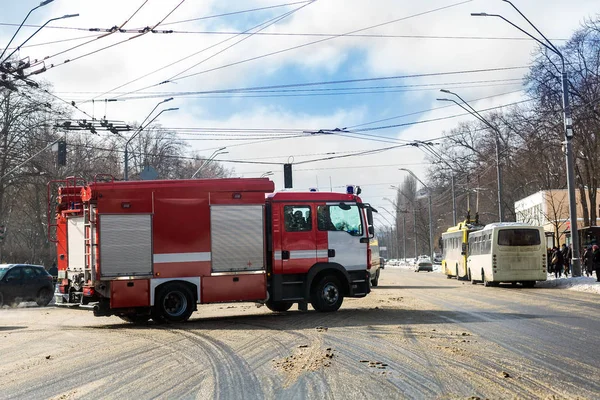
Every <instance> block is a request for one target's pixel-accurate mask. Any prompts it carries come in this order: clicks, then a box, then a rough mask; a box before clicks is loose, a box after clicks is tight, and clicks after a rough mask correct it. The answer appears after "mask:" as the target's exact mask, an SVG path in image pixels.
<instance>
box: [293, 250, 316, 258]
mask: <svg viewBox="0 0 600 400" xmlns="http://www.w3.org/2000/svg"><path fill="white" fill-rule="evenodd" d="M316 256H317V251H316V250H292V251H290V259H294V260H296V259H298V258H315V257H316Z"/></svg>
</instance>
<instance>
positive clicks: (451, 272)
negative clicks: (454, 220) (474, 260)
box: [442, 219, 483, 279]
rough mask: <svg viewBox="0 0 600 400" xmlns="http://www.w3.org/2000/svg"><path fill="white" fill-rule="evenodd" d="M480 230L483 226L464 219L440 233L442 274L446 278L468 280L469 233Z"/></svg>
mask: <svg viewBox="0 0 600 400" xmlns="http://www.w3.org/2000/svg"><path fill="white" fill-rule="evenodd" d="M480 229H483V225H479V224H478V223H477V222H472V221H470V220H469V219H466V220H464V221H463V222H460V223H459V224H458V225H456V226H453V227H450V228H448V230H447V231H446V232H444V233H442V273H444V274H446V276H447V277H448V278H453V277H456V278H457V279H468V270H467V257H468V243H469V233H471V232H476V231H478V230H480Z"/></svg>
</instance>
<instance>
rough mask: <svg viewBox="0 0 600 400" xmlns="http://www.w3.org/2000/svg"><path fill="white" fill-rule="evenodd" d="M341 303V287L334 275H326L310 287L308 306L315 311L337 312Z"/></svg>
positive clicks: (342, 297)
mask: <svg viewBox="0 0 600 400" xmlns="http://www.w3.org/2000/svg"><path fill="white" fill-rule="evenodd" d="M343 301H344V295H343V292H342V285H341V284H340V281H339V279H338V278H336V277H335V276H334V275H326V276H325V277H323V278H322V279H321V280H320V281H319V282H318V283H317V284H316V285H314V286H313V287H312V290H311V294H310V304H312V306H313V308H314V309H315V310H317V311H320V312H331V311H337V310H338V309H339V308H340V307H341V306H342V302H343Z"/></svg>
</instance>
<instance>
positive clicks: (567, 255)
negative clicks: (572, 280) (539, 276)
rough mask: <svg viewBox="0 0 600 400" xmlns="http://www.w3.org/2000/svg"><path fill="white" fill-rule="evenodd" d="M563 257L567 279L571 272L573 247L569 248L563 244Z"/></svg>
mask: <svg viewBox="0 0 600 400" xmlns="http://www.w3.org/2000/svg"><path fill="white" fill-rule="evenodd" d="M560 252H561V253H562V256H563V264H564V266H565V277H567V276H569V273H570V272H571V258H572V255H573V253H572V252H571V246H568V247H567V245H566V244H564V243H563V245H562V249H561V250H560Z"/></svg>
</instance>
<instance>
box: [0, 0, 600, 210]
mask: <svg viewBox="0 0 600 400" xmlns="http://www.w3.org/2000/svg"><path fill="white" fill-rule="evenodd" d="M178 3H179V0H161V1H151V2H148V4H147V5H146V6H145V7H143V8H142V10H141V11H140V13H139V14H137V15H136V16H135V17H134V18H133V19H132V20H131V21H130V22H129V23H128V24H127V25H126V28H133V27H140V28H141V27H145V26H148V25H151V24H152V23H156V22H157V21H159V20H160V19H161V18H162V17H163V16H164V15H166V14H167V13H168V12H169V11H170V10H171V9H172V8H173V7H175V5H177V4H178ZM239 3H240V2H232V1H230V2H223V1H219V2H218V1H216V0H211V1H207V0H204V1H201V2H198V1H191V0H188V1H186V2H185V3H183V5H182V6H181V8H180V9H178V10H177V11H176V12H175V13H173V15H172V16H171V17H170V18H169V19H168V21H176V20H182V19H188V18H195V17H200V16H206V15H212V14H217V13H220V12H226V11H233V10H236V9H249V8H252V7H254V6H257V7H263V6H269V5H274V4H277V2H276V1H274V0H254V1H245V2H243V6H241V4H239ZM140 4H141V2H139V1H138V2H131V1H128V2H123V1H116V0H103V1H100V0H94V1H91V0H90V1H86V2H82V1H77V0H61V1H60V2H58V1H57V2H53V3H51V4H50V5H49V6H46V7H44V8H42V9H40V10H38V11H36V13H35V14H34V15H33V16H32V20H31V22H38V23H39V22H43V21H45V20H47V19H48V18H51V17H55V16H57V15H63V14H70V13H77V12H79V13H80V14H81V15H80V17H77V18H73V19H66V20H61V21H56V22H54V23H53V24H54V25H57V26H58V25H60V26H76V27H84V28H91V27H100V28H108V27H112V26H114V25H120V24H121V23H122V22H123V21H125V19H126V18H127V17H128V16H129V15H131V13H133V11H135V9H136V8H137V7H138V6H139V5H140ZM449 4H452V2H451V1H448V0H445V1H442V0H430V1H427V2H414V1H398V0H377V1H370V2H367V1H364V0H318V1H317V2H315V3H314V4H311V5H309V6H307V7H305V8H303V9H302V10H300V11H298V12H297V13H296V14H293V15H292V16H290V17H288V18H286V19H285V20H283V21H281V22H279V23H278V24H276V25H274V26H272V27H269V28H268V29H267V30H266V32H276V33H290V32H292V33H294V32H295V33H307V32H308V33H344V32H349V31H353V30H356V29H360V28H363V27H367V26H370V25H375V24H378V23H383V22H386V21H389V20H393V19H397V18H402V17H406V16H410V15H413V14H417V13H420V12H423V11H426V10H432V9H435V8H439V7H443V6H446V5H449ZM517 5H518V6H519V7H520V8H521V9H522V11H523V12H524V13H525V14H526V15H529V16H530V17H531V19H532V21H533V22H534V23H536V24H537V26H538V27H539V28H540V30H542V31H543V32H545V33H546V35H547V36H548V37H551V38H567V37H569V36H570V35H571V33H572V31H573V30H574V29H576V28H577V27H578V26H579V24H580V22H581V20H582V19H583V18H584V17H587V16H590V15H593V14H594V13H595V12H597V1H595V0H577V1H564V0H563V1H560V0H550V1H542V0H535V1H533V0H531V1H527V2H524V1H520V2H518V4H517ZM10 7H13V8H17V9H18V8H22V7H23V5H21V4H20V2H12V3H11V4H10ZM11 11H13V14H14V11H15V10H11ZM27 11H28V9H21V10H20V14H22V15H23V16H24V15H25V14H26V13H27ZM284 11H285V9H274V10H271V11H270V12H269V13H268V16H267V14H266V13H263V14H261V15H263V16H264V19H265V20H266V19H267V18H269V17H272V16H275V15H277V14H279V13H283V12H284ZM477 11H487V12H490V13H501V14H503V15H505V16H506V17H508V18H510V19H511V20H513V21H514V22H517V23H518V24H519V25H521V26H524V27H525V26H526V24H525V23H523V22H524V21H522V19H520V18H519V16H518V15H517V14H516V13H515V12H514V11H512V9H511V8H510V6H508V5H507V4H506V3H504V2H500V1H490V0H475V1H472V2H470V3H467V4H464V5H461V6H457V7H453V8H449V9H446V10H443V11H439V12H435V13H430V14H427V15H422V16H419V17H415V18H410V19H406V20H404V21H400V22H396V23H393V24H389V25H386V26H382V27H379V28H376V29H373V30H367V31H364V32H362V33H373V34H386V35H413V36H417V35H428V36H500V37H507V36H508V37H520V36H522V35H521V34H520V33H519V32H518V31H516V30H515V29H514V28H511V27H510V26H508V25H507V24H506V23H503V22H502V21H501V20H499V19H493V18H474V17H471V16H470V15H469V14H470V12H477ZM248 17H249V16H241V17H238V18H232V17H230V18H224V19H215V20H202V21H197V22H194V23H185V24H176V25H167V26H165V27H164V28H165V29H167V28H168V29H176V30H187V31H202V30H214V29H219V30H224V31H235V30H237V29H239V24H240V21H242V19H240V18H248ZM252 20H253V21H254V19H252ZM168 21H167V22H168ZM558 21H559V22H560V23H558ZM6 22H14V21H6ZM244 26H251V24H245V25H244ZM31 32H32V30H31V29H24V30H23V34H22V35H20V36H19V38H18V39H17V42H19V39H20V40H23V39H24V38H26V37H27V35H28V34H30V33H31ZM87 34H89V32H86V31H80V32H78V31H69V30H60V29H44V30H43V31H41V32H40V34H38V35H37V36H36V38H34V39H33V40H32V43H36V42H37V43H39V42H45V41H51V40H59V39H66V38H72V37H76V36H79V35H87ZM129 37H131V36H128V35H127V34H122V33H115V34H114V35H111V36H110V37H107V38H104V39H99V40H97V41H95V42H94V43H92V44H89V45H86V46H83V47H81V48H80V49H76V50H73V51H72V52H69V53H66V54H64V55H60V56H57V57H55V58H53V59H51V60H49V62H54V63H60V62H62V61H64V60H65V59H67V58H69V59H73V58H76V57H77V56H78V55H83V54H85V53H87V52H90V51H92V50H94V49H100V48H102V47H104V46H107V45H110V44H112V43H116V42H118V41H121V40H124V39H127V38H129ZM226 38H227V36H225V35H204V34H165V35H161V34H152V33H149V34H147V35H146V36H144V37H140V38H137V39H134V40H130V41H128V42H127V43H123V44H120V45H118V46H115V47H113V48H111V49H108V50H104V51H101V52H99V53H97V54H94V55H90V56H86V57H85V58H82V59H80V60H75V61H73V62H72V63H68V64H66V65H62V66H59V67H57V68H55V69H50V70H49V71H48V72H46V73H44V74H43V75H40V78H42V77H43V78H44V79H48V80H49V81H50V82H52V84H53V85H54V88H55V90H56V91H57V92H62V93H65V94H64V96H63V97H65V98H67V99H69V100H71V99H84V98H90V97H92V95H90V94H73V93H66V92H74V91H78V92H79V91H85V92H102V91H106V90H108V89H111V88H114V87H116V86H118V85H121V84H123V83H125V82H128V81H129V80H132V79H134V78H137V77H140V76H142V75H144V74H146V73H149V72H151V71H153V70H155V69H157V68H159V67H162V66H164V65H167V64H169V63H171V62H173V61H175V60H177V59H179V58H182V57H184V56H187V55H189V54H192V53H194V52H197V51H199V50H201V49H203V48H206V47H208V46H210V45H213V44H216V43H218V42H219V41H222V40H224V39H226ZM319 39H320V38H319V37H300V36H293V37H290V36H276V37H273V36H254V37H251V38H249V39H248V40H245V41H244V42H242V43H241V44H239V45H238V46H235V47H233V48H232V49H230V50H227V51H225V52H224V53H222V54H219V55H218V56H216V57H214V58H213V59H211V60H209V61H207V62H205V63H203V64H202V66H199V67H197V68H194V69H193V70H192V71H190V72H198V71H203V70H205V69H210V68H215V67H219V66H221V65H225V64H228V63H232V62H237V61H239V60H242V59H246V58H251V57H256V56H260V55H263V54H266V53H269V52H273V51H278V50H281V49H285V48H288V47H292V46H296V45H301V44H304V43H308V42H311V41H315V40H319ZM7 40H8V37H0V43H6V42H7ZM236 40H238V39H234V41H236ZM76 43H81V42H67V43H61V44H56V45H47V46H40V47H29V48H25V49H23V50H22V51H21V56H25V55H29V56H30V57H32V58H43V57H44V56H48V55H51V54H54V53H56V52H58V51H61V50H64V49H65V48H68V47H70V46H72V45H75V44H76ZM231 43H232V42H228V43H227V44H224V45H220V46H217V47H216V48H214V49H211V50H208V51H206V52H203V53H201V54H199V55H196V56H194V57H192V58H190V59H189V60H186V61H184V62H181V63H180V64H178V65H177V66H174V67H169V68H167V69H165V70H164V71H161V72H160V73H157V74H153V75H151V76H149V77H147V78H144V79H142V80H140V81H139V82H136V83H134V84H132V85H129V86H127V87H125V88H123V89H119V90H121V91H123V90H125V91H128V90H133V89H137V88H141V87H145V86H148V85H152V84H156V83H158V82H160V81H162V80H165V79H168V78H170V77H171V76H172V75H173V74H175V73H177V72H179V71H181V70H183V69H185V68H187V67H190V66H192V65H194V64H195V63H197V62H199V61H201V60H202V59H203V58H205V57H208V56H210V55H213V54H215V53H216V52H217V51H220V50H222V49H223V48H224V47H225V46H227V45H229V44H231ZM534 49H535V44H534V43H533V42H530V41H508V40H458V39H414V38H388V39H383V38H361V37H343V38H336V39H333V40H328V41H325V42H323V43H320V44H317V45H314V46H307V47H303V48H301V49H298V50H294V51H289V52H284V53H282V54H279V55H276V56H272V57H267V58H263V59H260V60H257V61H253V62H248V63H245V64H241V65H238V66H234V67H229V68H223V69H220V70H217V71H213V72H210V73H206V74H202V75H198V76H196V77H194V78H189V79H184V80H180V81H178V83H177V84H169V85H163V86H159V87H156V88H153V89H151V90H152V91H165V90H168V91H170V90H176V91H184V90H185V91H196V90H208V89H215V88H231V87H243V86H252V85H254V84H257V83H260V84H265V82H270V79H271V78H272V77H273V76H275V75H276V74H281V73H282V72H285V71H291V70H292V69H290V67H293V68H294V69H293V71H298V72H299V73H301V74H302V77H298V78H295V77H293V76H291V77H290V78H289V79H290V81H291V82H294V81H308V80H311V79H312V80H315V81H320V80H335V79H336V77H338V76H341V75H340V74H341V73H344V76H348V75H351V76H355V77H368V76H385V75H399V74H417V73H432V72H439V71H459V70H472V69H478V68H490V67H503V66H517V65H527V64H528V63H529V61H530V55H531V53H532V52H533V51H534ZM524 72H525V70H517V71H504V72H497V73H485V74H471V75H464V76H461V75H456V76H447V77H439V78H433V77H427V78H421V79H410V80H403V81H397V82H398V83H395V84H405V83H409V84H418V83H440V84H441V83H443V82H450V81H465V80H479V79H482V80H485V79H506V78H515V77H521V76H522V75H523V73H524ZM309 77H312V78H311V79H309ZM449 89H452V88H451V87H449ZM513 89H514V87H513V86H506V87H504V86H497V87H481V88H472V89H457V90H460V93H461V95H463V97H465V98H467V99H474V98H481V97H485V96H490V95H493V94H498V93H504V92H509V91H511V90H513ZM111 96H112V94H111ZM102 97H105V96H102ZM436 97H439V96H438V93H437V92H435V91H422V92H410V93H404V94H402V95H398V102H397V104H395V103H392V104H389V105H386V106H385V107H384V108H383V109H382V108H381V107H379V108H377V109H374V108H373V107H371V106H370V101H371V100H373V97H369V96H364V97H361V99H364V103H363V104H361V105H358V106H356V105H353V106H351V107H350V108H349V109H343V108H341V107H337V106H336V105H335V100H336V97H331V100H332V101H331V104H332V105H331V106H330V107H328V108H327V109H323V110H319V111H318V112H315V111H308V110H309V108H306V109H305V108H304V106H303V105H299V106H297V108H294V109H289V108H287V109H286V108H284V107H282V106H281V105H280V103H278V101H277V98H274V99H273V101H272V102H270V103H268V102H267V101H266V100H265V101H263V102H260V103H258V102H251V101H249V100H248V99H238V100H237V101H236V102H235V103H232V104H235V105H236V107H238V108H236V109H235V111H233V112H230V113H228V112H226V110H221V111H223V112H221V113H219V115H222V117H219V118H217V117H214V116H213V115H212V113H211V111H210V110H211V108H210V107H208V106H207V104H211V103H209V102H211V100H210V99H204V100H201V101H198V100H194V99H186V98H178V99H176V100H175V101H173V102H172V103H169V106H171V104H172V105H173V106H177V107H180V111H179V112H177V113H168V114H164V115H162V116H161V118H160V122H161V123H162V124H163V125H164V126H170V127H230V128H232V127H233V128H240V127H241V128H253V127H255V128H269V127H272V128H288V127H290V128H295V129H298V128H302V129H305V128H306V129H319V128H334V127H342V126H351V125H354V124H360V123H362V122H365V121H369V120H375V119H378V118H380V116H381V115H384V117H385V116H389V115H390V114H398V115H400V114H405V113H410V112H413V111H416V110H417V109H427V108H434V107H439V106H440V105H443V104H440V103H438V102H436V100H435V98H436ZM520 98H521V95H519V94H511V95H507V96H499V97H494V98H491V99H488V100H482V101H480V102H476V103H474V104H473V105H474V106H475V107H477V108H486V107H493V106H497V105H499V104H505V103H509V102H512V101H516V100H519V99H520ZM159 100H160V99H148V100H139V101H128V102H122V103H108V104H107V105H106V110H107V116H108V117H109V118H111V119H121V120H125V121H130V122H131V121H134V120H137V121H140V120H142V119H143V118H144V117H145V116H146V114H147V113H148V112H149V111H150V110H151V109H152V108H153V107H154V105H155V104H156V103H157V101H159ZM217 101H222V100H215V101H214V102H217ZM310 102H311V99H310V98H306V104H307V105H308V104H310ZM212 104H216V103H212ZM219 104H229V103H226V102H222V103H219ZM244 104H245V105H247V109H246V110H245V111H243V112H240V111H239V107H240V106H241V105H244ZM265 104H269V105H265ZM81 107H82V108H84V109H85V110H87V111H88V112H91V111H92V106H91V104H87V105H81ZM104 109H105V105H104V104H103V103H102V102H100V103H96V104H95V106H94V112H95V114H96V116H102V115H104ZM461 111H462V110H460V109H458V108H457V107H451V108H445V109H442V110H438V111H431V112H427V113H424V114H420V115H416V116H412V117H408V118H404V119H398V120H392V121H389V122H385V123H384V124H388V123H389V124H393V123H402V122H408V121H415V120H419V119H421V120H424V119H432V118H438V117H443V116H447V115H452V114H458V113H460V112H461ZM459 120H461V119H449V120H443V121H439V122H435V123H427V124H421V125H414V126H412V127H409V128H406V129H401V128H398V129H397V130H392V132H394V134H393V135H392V137H396V138H401V139H407V140H411V139H427V138H434V137H437V136H440V134H441V132H442V131H444V130H446V129H449V128H452V127H453V126H455V125H456V123H457V122H458V121H459ZM463 120H464V118H463ZM386 132H389V131H386ZM371 133H372V134H377V135H382V134H384V133H383V132H379V131H374V132H371ZM388 134H389V133H388ZM227 144H233V143H231V142H220V141H219V142H202V143H201V144H199V143H197V142H194V145H193V147H194V148H195V149H197V150H203V149H204V150H205V151H204V153H202V154H207V155H208V154H210V152H211V151H212V150H208V149H212V148H218V147H222V146H223V145H227ZM387 145H388V144H385V143H379V142H369V141H365V140H360V139H356V138H354V139H352V138H348V137H338V136H321V137H310V138H301V139H286V140H281V141H274V142H268V143H262V144H255V145H248V146H239V147H230V153H229V154H227V155H226V157H228V158H230V159H239V158H258V157H265V156H281V158H280V159H276V160H275V161H281V162H283V161H285V160H286V159H287V157H288V156H289V155H294V154H296V155H297V154H312V153H327V152H331V151H335V152H342V151H352V150H360V149H373V148H378V147H384V146H387ZM299 159H303V157H296V160H297V161H298V160H299ZM422 161H423V157H422V154H421V153H420V152H419V151H418V150H416V149H414V148H409V149H398V150H393V151H389V152H385V153H380V154H377V155H370V156H364V157H356V158H345V159H338V160H335V161H333V160H332V161H323V162H319V163H315V164H307V165H305V166H300V165H298V166H297V167H296V171H297V172H296V175H295V182H296V183H297V186H298V187H304V188H308V187H311V186H315V184H316V180H317V177H318V180H319V185H321V186H325V187H327V186H328V185H329V177H330V176H331V181H332V183H333V185H334V186H340V185H344V184H346V183H358V184H373V183H391V182H399V181H400V180H401V179H402V177H403V175H404V173H403V172H400V171H398V170H397V168H395V167H382V168H352V169H350V168H346V167H354V166H357V165H358V166H368V165H376V164H385V165H392V164H417V165H415V166H414V170H415V172H416V173H418V174H420V175H423V174H424V168H425V167H424V166H422V165H421V166H420V165H418V163H420V162H422ZM235 168H236V172H237V173H238V174H243V175H244V176H258V175H260V174H261V173H262V172H260V171H261V170H264V171H263V172H266V171H269V170H273V168H275V167H273V166H266V165H265V166H258V167H257V166H253V165H236V167H235ZM312 168H329V169H328V170H320V169H317V170H314V171H312V170H311V171H301V170H306V169H312ZM274 172H276V174H275V176H274V180H275V182H276V184H277V187H281V186H282V171H274ZM386 187H387V185H381V186H365V198H366V199H367V200H368V201H371V202H372V203H375V204H377V203H382V200H381V197H383V196H384V195H387V196H388V197H389V196H390V195H393V191H392V190H389V189H385V188H386ZM369 192H370V193H372V195H370V194H369ZM375 193H376V195H375Z"/></svg>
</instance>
